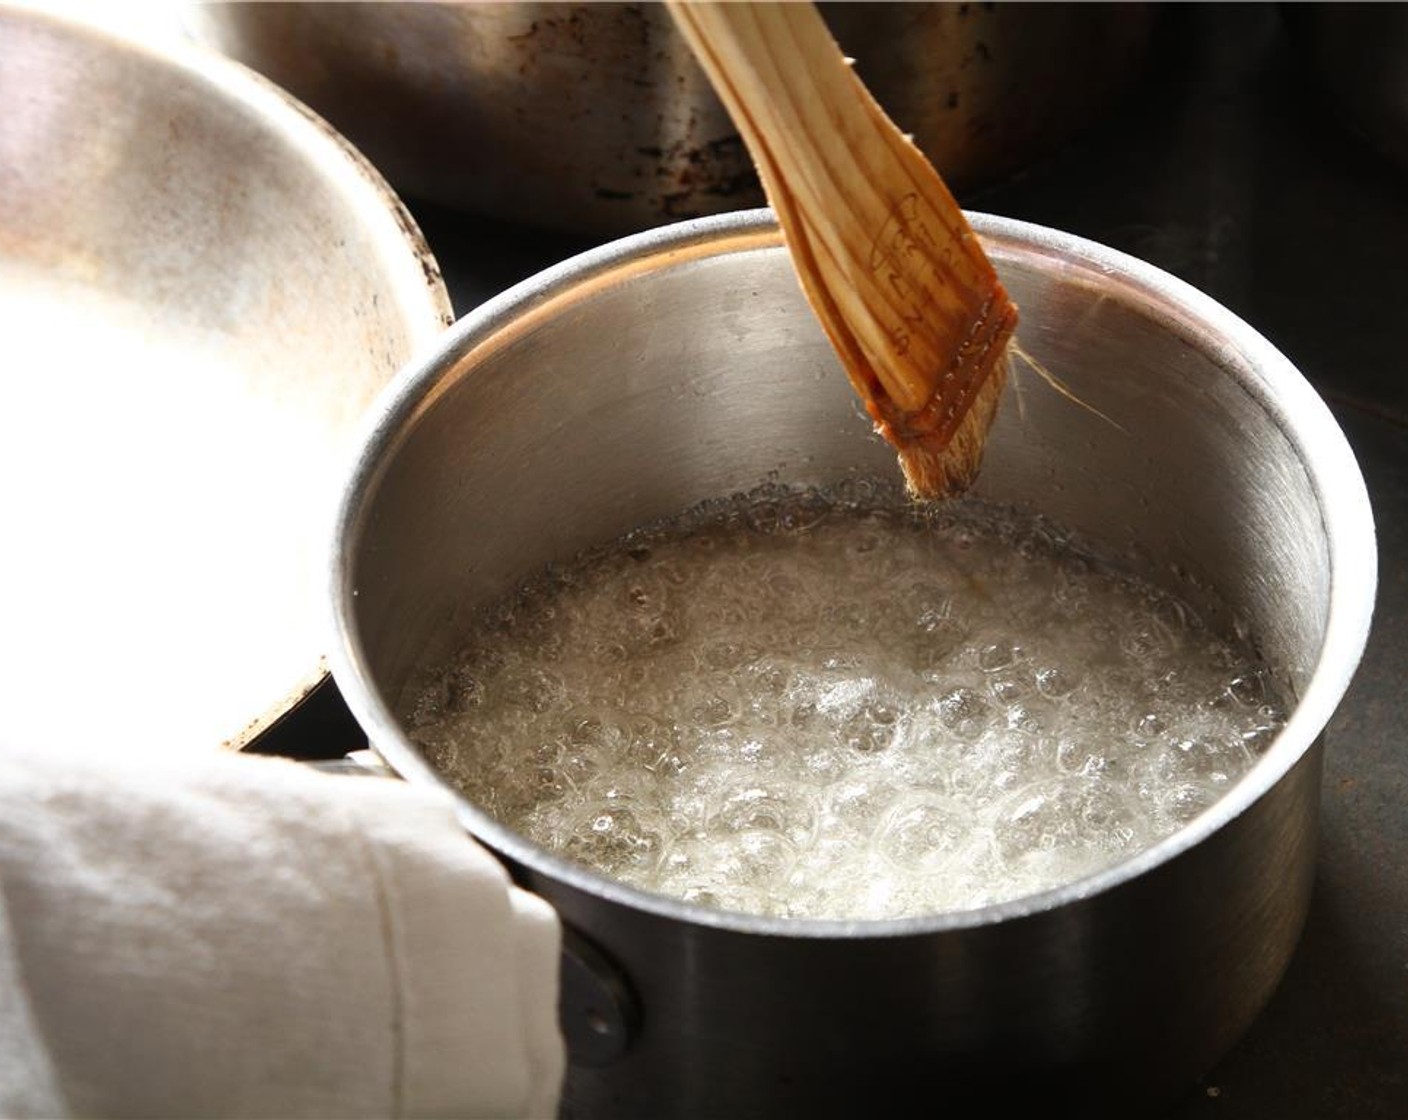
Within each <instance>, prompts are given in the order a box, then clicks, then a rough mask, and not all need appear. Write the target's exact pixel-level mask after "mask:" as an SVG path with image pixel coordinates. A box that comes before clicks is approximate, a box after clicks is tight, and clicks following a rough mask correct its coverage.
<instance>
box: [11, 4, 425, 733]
mask: <svg viewBox="0 0 1408 1120" xmlns="http://www.w3.org/2000/svg"><path fill="white" fill-rule="evenodd" d="M0 107H3V111H0V340H3V347H4V350H3V352H4V360H3V364H0V516H3V521H4V532H5V545H4V548H3V550H2V551H0V697H3V701H0V740H5V739H16V740H18V739H24V740H27V741H30V742H36V743H52V744H54V745H56V746H58V745H59V744H61V743H63V742H70V741H82V742H100V743H112V744H114V745H115V746H122V745H131V746H149V747H163V748H170V749H177V750H190V749H216V748H218V747H219V746H220V745H221V744H226V745H230V746H240V745H242V744H244V743H246V742H248V741H249V739H250V738H251V737H252V736H254V735H255V734H256V733H257V732H258V731H259V730H260V729H261V728H263V727H265V726H267V725H268V724H269V723H271V722H272V721H274V720H276V719H277V718H278V717H279V716H280V715H281V714H283V713H285V712H287V711H288V710H289V709H290V708H291V707H292V706H293V705H295V704H297V703H298V702H299V701H300V699H301V698H302V697H303V696H304V695H305V694H306V693H307V692H308V691H309V690H310V689H312V688H313V687H314V686H315V685H316V684H317V683H318V681H319V680H320V679H322V678H323V677H325V675H326V668H325V666H324V665H323V664H322V655H323V653H324V649H323V641H324V633H325V632H324V630H323V628H322V627H321V625H320V622H321V612H320V611H319V609H318V602H319V597H318V587H319V578H318V572H319V565H318V563H317V561H316V560H315V557H316V556H317V549H318V543H317V542H320V540H321V537H322V531H321V526H322V525H323V524H324V522H325V520H326V517H327V511H328V509H329V508H330V507H331V506H332V504H333V501H334V499H335V498H336V487H337V479H338V477H339V473H340V469H341V461H342V458H343V456H344V455H345V454H346V453H347V452H348V451H349V450H350V440H349V437H350V434H351V432H352V431H353V429H354V427H355V425H356V424H357V422H358V420H359V419H360V417H361V415H362V410H363V409H364V408H365V407H366V406H367V404H368V402H370V401H371V400H372V398H373V397H374V396H375V394H376V392H377V391H378V390H379V389H380V388H382V387H383V386H384V385H385V383H386V382H387V381H388V380H389V379H390V377H391V374H392V373H393V372H394V371H395V369H396V368H397V367H398V366H400V365H401V364H402V363H403V362H405V361H407V360H408V359H409V358H410V357H411V355H412V354H414V353H415V352H416V350H417V349H418V348H420V347H423V346H425V345H427V344H428V343H429V342H431V341H432V340H433V339H435V338H436V337H437V336H438V334H439V332H440V331H441V330H442V329H443V328H444V326H445V325H446V324H447V323H448V322H449V318H450V315H449V310H450V309H449V301H448V298H447V296H446V293H445V288H444V285H443V284H442V283H441V280H440V275H439V271H438V269H437V268H436V266H435V261H434V259H433V258H432V257H431V255H430V253H429V251H428V250H427V249H426V247H425V244H424V242H423V241H422V240H421V238H420V235H419V233H418V232H417V231H416V229H415V226H414V224H413V223H412V222H411V221H410V219H409V218H408V217H407V215H406V214H405V212H404V210H403V209H402V208H401V206H400V203H399V202H398V201H397V199H396V197H395V196H394V195H393V194H392V193H391V192H390V190H389V189H388V188H387V186H386V184H385V182H384V181H383V180H382V179H381V178H380V176H379V175H378V174H377V173H376V172H375V171H373V170H372V169H371V168H370V167H369V166H368V165H367V163H366V161H365V160H364V159H362V158H361V157H360V156H359V155H357V154H356V153H355V152H354V151H352V149H351V148H350V147H349V146H348V145H347V144H346V143H345V142H344V141H342V140H341V139H340V138H339V137H337V136H336V135H335V134H334V133H333V132H332V131H331V130H330V129H329V128H328V127H327V126H326V125H324V124H323V123H322V122H321V121H318V120H317V119H315V118H314V117H312V115H311V114H309V113H308V112H307V110H306V109H304V108H303V107H301V106H300V105H298V104H296V103H295V102H294V101H293V100H292V99H291V98H289V97H288V96H287V95H286V94H284V93H283V92H282V91H280V90H277V89H275V88H274V87H273V86H272V85H270V84H269V83H268V82H266V81H265V80H263V79H262V78H259V77H258V76H257V75H254V74H251V73H250V72H249V71H247V70H245V69H244V68H243V67H241V66H238V65H236V64H234V63H232V62H230V61H229V60H227V59H224V58H221V57H219V56H218V55H215V54H213V53H211V52H203V51H197V50H195V49H193V48H191V47H190V46H189V45H183V44H181V43H179V42H173V43H168V44H166V45H157V44H156V43H155V42H152V43H139V42H137V41H134V40H128V39H124V38H119V37H117V36H115V35H112V34H108V33H104V32H102V31H99V30H96V29H94V28H91V27H87V26H84V25H81V24H78V23H71V22H67V21H63V20H59V19H55V18H53V17H51V16H47V15H44V14H42V13H40V12H36V11H32V10H25V9H18V8H3V7H0Z"/></svg>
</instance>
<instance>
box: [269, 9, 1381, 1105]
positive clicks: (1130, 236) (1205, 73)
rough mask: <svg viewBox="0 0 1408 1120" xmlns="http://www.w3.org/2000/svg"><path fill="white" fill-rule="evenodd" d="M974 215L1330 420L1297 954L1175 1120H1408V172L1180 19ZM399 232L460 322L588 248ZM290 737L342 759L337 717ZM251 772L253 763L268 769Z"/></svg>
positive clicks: (1224, 37) (1278, 50)
mask: <svg viewBox="0 0 1408 1120" xmlns="http://www.w3.org/2000/svg"><path fill="white" fill-rule="evenodd" d="M962 201H963V202H964V204H965V205H967V206H969V207H971V208H973V209H979V210H987V211H990V212H993V213H997V214H1003V215H1007V216H1011V217H1017V218H1023V219H1027V220H1030V221H1034V222H1038V223H1041V224H1043V225H1048V226H1052V227H1055V228H1059V229H1064V230H1068V231H1070V232H1073V233H1077V234H1080V235H1083V236H1086V237H1089V238H1092V239H1094V240H1096V241H1101V242H1104V243H1105V244H1108V245H1111V246H1114V247H1115V248H1118V249H1122V250H1124V251H1126V252H1129V253H1131V254H1133V255H1135V256H1137V257H1141V258H1143V259H1144V260H1147V261H1149V262H1151V263H1153V264H1156V265H1158V266H1160V267H1162V268H1165V269H1167V270H1168V271H1170V272H1172V273H1174V274H1176V275H1178V276H1180V277H1181V278H1183V279H1184V280H1187V281H1189V282H1190V283H1192V284H1194V285H1196V286H1197V287H1199V288H1201V289H1203V290H1204V291H1206V292H1207V293H1209V294H1210V295H1212V296H1213V297H1215V298H1216V299H1218V300H1220V301H1222V302H1223V303H1224V304H1226V305H1227V306H1228V307H1229V308H1231V309H1232V310H1233V311H1235V312H1237V313H1238V314H1240V315H1241V316H1242V317H1243V318H1244V319H1246V320H1247V321H1248V322H1250V323H1251V324H1252V325H1253V326H1254V327H1256V328H1257V329H1258V330H1260V331H1261V332H1262V333H1263V334H1265V335H1266V336H1267V337H1269V338H1270V339H1271V340H1272V341H1273V342H1274V343H1276V344H1277V345H1278V346H1279V347H1280V348H1281V349H1282V350H1284V351H1285V352H1286V354H1287V355H1289V357H1290V358H1291V359H1292V361H1294V362H1295V363H1296V364H1297V365H1298V366H1299V368H1300V369H1301V370H1302V372H1304V374H1305V375H1306V376H1307V377H1308V378H1309V379H1310V380H1311V381H1312V382H1313V383H1314V384H1315V385H1316V386H1317V388H1318V389H1319V390H1320V391H1321V393H1322V394H1323V395H1324V396H1325V397H1326V398H1327V400H1328V401H1329V402H1330V404H1331V406H1332V408H1333V409H1334V411H1335V413H1336V415H1337V416H1338V418H1339V420H1340V422H1341V424H1342V425H1343V426H1344V429H1345V431H1346V434H1347V435H1348V437H1349V440H1350V443H1351V444H1352V445H1353V447H1354V449H1355V451H1356V454H1357V455H1358V457H1359V461H1360V464H1361V466H1362V468H1363V470H1364V473H1365V476H1366V478H1367V480H1368V485H1369V491H1370V495H1371V498H1372V501H1373V504H1374V510H1375V516H1376V520H1377V524H1378V531H1379V552H1380V556H1379V559H1380V574H1379V598H1378V605H1377V611H1376V617H1375V624H1374V630H1373V633H1372V636H1371V638H1370V641H1369V647H1368V651H1367V654H1366V656H1365V658H1364V662H1363V664H1362V667H1361V669H1360V671H1359V674H1358V676H1357V678H1356V680H1355V683H1354V685H1353V686H1352V688H1351V690H1350V692H1349V695H1348V697H1347V698H1346V700H1345V702H1344V704H1343V706H1342V708H1341V710H1340V711H1339V713H1338V715H1337V716H1336V717H1335V719H1334V721H1333V722H1332V723H1331V725H1330V727H1329V730H1328V732H1327V735H1326V769H1325V784H1324V797H1323V801H1324V824H1323V835H1322V842H1321V849H1320V855H1319V867H1318V878H1317V885H1316V892H1315V897H1314V901H1313V903H1312V907H1311V911H1310V918H1309V923H1308V925H1307V928H1306V931H1305V936H1304V940H1303V942H1302V944H1301V946H1300V949H1299V950H1298V952H1297V954H1296V956H1295V958H1294V959H1293V961H1292V963H1291V966H1290V969H1289V971H1288V973H1287V975H1286V977H1285V980H1284V981H1283V983H1282V984H1281V986H1280V988H1279V989H1278V991H1277V993H1276V994H1275V996H1274V997H1273V999H1272V1001H1271V1003H1270V1005H1269V1006H1268V1007H1267V1009H1266V1011H1265V1012H1264V1013H1263V1014H1262V1015H1261V1017H1260V1018H1259V1019H1258V1020H1257V1021H1256V1023H1255V1024H1254V1025H1253V1027H1252V1029H1251V1030H1250V1032H1249V1033H1248V1034H1247V1035H1246V1037H1245V1038H1244V1039H1243V1040H1242V1041H1241V1043H1240V1044H1239V1045H1238V1046H1237V1047H1236V1048H1235V1049H1234V1050H1233V1051H1232V1053H1231V1054H1230V1055H1228V1056H1227V1057H1226V1058H1225V1059H1224V1060H1223V1061H1222V1062H1221V1063H1220V1064H1219V1065H1218V1066H1217V1067H1216V1068H1215V1069H1214V1070H1212V1071H1211V1072H1210V1073H1209V1074H1208V1076H1207V1077H1206V1079H1205V1080H1204V1083H1203V1088H1202V1089H1201V1091H1199V1092H1196V1093H1194V1094H1192V1095H1191V1096H1190V1097H1189V1098H1187V1099H1186V1100H1185V1101H1183V1102H1182V1103H1181V1104H1180V1105H1179V1107H1178V1108H1176V1109H1175V1110H1174V1112H1173V1113H1172V1120H1203V1118H1206V1117H1217V1118H1218V1120H1242V1118H1252V1117H1256V1118H1264V1117H1280V1118H1301V1117H1305V1118H1311V1117H1314V1118H1317V1120H1319V1118H1326V1120H1330V1118H1344V1120H1350V1118H1353V1120H1373V1118H1377V1117H1385V1118H1388V1117H1392V1118H1394V1120H1399V1118H1402V1117H1408V756H1405V752H1404V749H1403V748H1402V746H1401V744H1402V732H1403V730H1404V729H1405V726H1408V697H1406V696H1405V689H1404V687H1403V685H1404V681H1403V666H1404V665H1405V664H1406V663H1408V658H1406V657H1405V655H1408V626H1405V623H1408V517H1406V516H1405V515H1406V514H1408V427H1405V425H1408V370H1405V369H1404V368H1403V367H1404V361H1403V359H1404V356H1405V355H1408V168H1400V167H1398V166H1396V165H1394V164H1392V163H1390V162H1389V161H1388V160H1387V159H1385V158H1382V157H1380V156H1379V155H1378V154H1377V153H1376V152H1375V151H1374V150H1373V149H1372V147H1371V146H1370V145H1369V144H1367V143H1365V142H1363V141H1361V140H1360V139H1359V138H1358V137H1357V136H1356V135H1355V134H1354V133H1353V132H1352V131H1351V130H1350V128H1349V127H1348V124H1347V122H1346V120H1344V119H1343V118H1342V117H1341V115H1339V114H1338V113H1337V112H1336V111H1335V110H1334V108H1333V107H1332V105H1331V103H1330V101H1329V99H1328V98H1327V97H1326V95H1325V93H1324V92H1323V91H1322V90H1321V88H1320V87H1319V86H1318V85H1317V84H1316V83H1315V82H1314V80H1313V79H1312V78H1311V77H1309V75H1308V72H1307V71H1306V69H1305V68H1304V67H1303V66H1302V65H1301V60H1300V58H1299V56H1298V54H1297V52H1296V49H1295V46H1294V44H1293V42H1292V40H1291V39H1290V37H1289V36H1288V34H1287V32H1286V29H1285V27H1284V26H1283V23H1282V18H1281V12H1280V10H1279V8H1278V7H1277V6H1274V5H1257V6H1251V7H1242V6H1232V5H1218V6H1210V7H1204V6H1202V5H1187V6H1183V5H1179V6H1171V7H1169V8H1167V9H1166V10H1165V11H1164V12H1163V13H1162V15H1161V22H1160V24H1159V26H1158V28H1157V30H1156V38H1155V49H1154V53H1153V57H1152V58H1151V59H1150V65H1149V67H1148V70H1147V73H1146V76H1145V78H1144V79H1143V80H1142V82H1141V84H1140V85H1139V87H1138V88H1137V89H1135V90H1133V91H1131V93H1130V94H1129V96H1128V97H1127V98H1126V100H1125V102H1124V104H1123V105H1122V106H1121V107H1120V108H1118V109H1117V110H1116V111H1115V112H1114V114H1112V116H1111V117H1110V118H1108V119H1107V120H1106V121H1104V122H1103V123H1102V124H1101V125H1099V126H1098V127H1097V128H1096V129H1095V130H1094V131H1091V132H1089V133H1087V134H1086V135H1085V136H1084V137H1082V138H1081V139H1080V140H1078V141H1077V142H1076V143H1074V144H1073V145H1071V146H1069V147H1068V148H1067V149H1066V150H1065V151H1063V152H1062V153H1061V154H1059V155H1058V156H1057V157H1055V158H1054V159H1052V160H1050V161H1048V162H1047V163H1045V164H1044V165H1042V166H1040V167H1038V168H1034V169H1031V170H1029V171H1028V172H1027V173H1026V174H1024V175H1023V176H1022V177H1021V178H1019V179H1017V180H1013V181H1009V182H1006V183H1004V184H1002V185H1000V186H997V187H991V188H989V189H987V190H985V191H982V192H980V193H975V194H971V195H969V196H968V197H965V198H964V199H963V200H962ZM412 209H413V210H414V211H415V213H416V216H417V218H418V219H419V220H420V222H421V224H422V227H423V229H424V230H425V232H426V235H427V237H428V238H429V241H430V244H431V247H432V249H433V250H434V251H435V253H436V255H437V257H438V258H439V260H440V263H441V265H442V267H443V268H444V271H445V275H446V279H447V282H448V284H449V286H450V291H451V295H452V297H453V299H454V301H455V306H456V310H457V311H458V312H459V313H460V314H463V313H465V312H467V311H469V310H470V309H471V308H473V307H474V306H475V305H476V304H478V303H479V302H481V301H482V300H484V299H486V298H487V297H489V296H490V295H493V294H495V293H497V292H499V291H501V290H502V289H504V288H506V287H508V286H509V285H510V284H512V283H514V282H516V281H518V280H520V279H523V278H524V277H526V276H528V275H530V274H531V273H533V272H535V271H537V270H538V269H540V268H542V267H544V266H546V265H548V264H551V263H554V262H556V261H559V260H561V259H563V258H564V257H567V256H569V255H571V254H572V253H574V252H576V251H578V250H580V249H583V248H586V247H588V246H589V245H590V244H591V242H589V241H586V240H583V239H581V238H570V237H566V236H562V235H557V234H552V233H547V232H542V231H533V230H525V229H521V228H517V227H510V226H505V225H503V224H501V223H495V222H491V221H487V220H484V219H479V218H471V217H467V216H465V215H462V214H458V213H454V212H451V211H448V210H444V209H439V208H435V207H428V206H419V205H416V204H415V202H414V200H412ZM322 712H323V715H322V718H321V720H314V721H313V722H308V723H305V724H304V725H303V726H302V728H301V729H300V728H298V726H297V724H296V723H294V724H290V726H289V727H288V728H287V729H286V734H285V735H284V736H283V738H282V739H281V744H282V745H281V746H280V747H278V748H277V749H283V745H287V744H288V743H289V742H290V739H289V737H288V734H287V733H298V734H301V735H302V736H303V741H302V742H301V743H300V744H298V749H296V750H293V751H290V753H302V754H317V753H321V750H322V747H324V746H326V747H327V751H328V753H333V752H340V751H341V749H343V748H345V746H346V743H347V740H346V738H345V737H343V736H342V734H339V733H332V734H330V733H329V729H334V731H335V732H336V731H341V730H343V729H345V716H344V715H340V714H339V713H338V712H336V711H334V710H333V709H332V708H330V707H328V706H327V705H325V706H324V707H323V709H322ZM266 749H268V746H267V745H266Z"/></svg>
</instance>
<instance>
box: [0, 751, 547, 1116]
mask: <svg viewBox="0 0 1408 1120" xmlns="http://www.w3.org/2000/svg"><path fill="white" fill-rule="evenodd" d="M559 936H560V933H559V927H558V924H557V920H556V918H555V916H554V915H553V912H552V910H551V909H550V908H549V907H548V906H547V905H546V903H544V902H543V901H542V900H541V899H538V898H535V897H533V896H531V895H528V894H526V893H524V892H522V891H520V890H518V889H516V888H514V887H512V886H511V885H510V883H509V880H508V877H507V876H506V875H505V873H504V871H503V869H502V868H501V867H500V866H499V864H498V863H497V862H496V861H495V860H494V859H493V858H492V857H491V856H490V855H489V854H488V853H487V852H486V851H484V850H483V849H482V848H480V847H479V846H477V845H476V844H475V843H474V842H473V841H472V840H470V839H469V838H468V837H467V836H466V834H465V833H464V831H463V830H462V828H461V827H460V825H459V824H458V823H457V822H456V820H455V817H454V814H453V811H452V808H451V802H450V799H449V797H448V796H445V795H442V794H441V793H440V792H439V791H435V790H426V789H419V788H413V787H411V786H409V785H406V784H405V783H402V782H396V781H389V780H379V779H373V778H363V777H333V776H329V775H326V774H318V773H313V772H310V771H309V770H308V769H307V768H306V767H302V766H299V765H298V764H296V763H292V762H286V761H283V760H277V759H269V758H252V757H243V756H236V755H225V754H221V755H198V756H182V757H169V756H164V755H163V756H156V757H142V758H132V757H125V758H113V757H108V756H106V755H104V754H103V753H102V752H101V751H91V752H81V753H67V752H66V753H63V754H61V755H57V754H54V753H50V752H45V751H43V750H38V749H35V748H32V747H31V748H16V747H10V746H4V745H0V1115H4V1116H7V1117H26V1116H29V1117H33V1116H39V1117H51V1116H90V1115H97V1116H107V1117H127V1116H142V1117H168V1116H183V1117H204V1116H211V1117H214V1116H234V1117H255V1118H257V1117H280V1118H294V1117H305V1116H309V1117H311V1116H329V1117H345V1118H350V1117H361V1116H366V1117H382V1118H384V1117H402V1116H454V1117H494V1118H510V1117H550V1116H552V1115H553V1113H554V1112H555V1110H556V1106H557V1100H558V1093H559V1087H560V1082H561V1078H562V1073H563V1065H564V1048H563V1044H562V1039H561V1036H560V1035H559V1033H558V1027H557V984H558V971H557V970H558V950H559Z"/></svg>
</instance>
